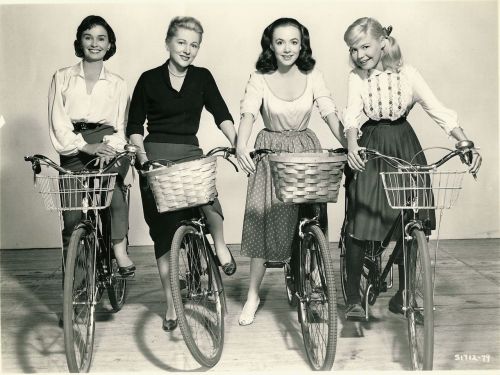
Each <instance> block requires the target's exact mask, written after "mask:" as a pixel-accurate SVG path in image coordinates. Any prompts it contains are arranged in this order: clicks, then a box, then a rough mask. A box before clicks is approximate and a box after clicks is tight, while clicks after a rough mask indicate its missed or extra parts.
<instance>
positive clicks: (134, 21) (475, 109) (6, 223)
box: [0, 0, 500, 249]
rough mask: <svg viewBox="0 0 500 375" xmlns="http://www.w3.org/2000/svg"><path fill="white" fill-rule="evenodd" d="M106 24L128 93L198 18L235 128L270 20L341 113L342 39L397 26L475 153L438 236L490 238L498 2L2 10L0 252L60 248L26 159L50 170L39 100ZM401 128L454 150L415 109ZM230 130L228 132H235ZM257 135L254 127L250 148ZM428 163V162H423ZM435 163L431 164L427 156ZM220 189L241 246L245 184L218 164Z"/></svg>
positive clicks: (201, 59)
mask: <svg viewBox="0 0 500 375" xmlns="http://www.w3.org/2000/svg"><path fill="white" fill-rule="evenodd" d="M89 14H97V15H101V16H103V17H104V18H105V19H106V20H107V21H108V22H109V23H110V25H111V26H112V27H113V29H114V31H115V33H116V35H117V47H118V49H117V53H116V55H115V56H114V57H113V58H111V59H110V60H109V62H108V63H107V64H108V67H109V68H110V69H111V70H113V71H115V72H117V73H119V74H120V75H122V77H124V79H125V80H126V81H127V83H128V85H129V90H130V93H132V90H133V88H134V86H135V83H136V81H137V79H138V77H139V75H140V74H141V73H142V72H143V71H145V70H147V69H150V68H153V67H155V66H158V65H161V64H162V63H163V62H164V61H165V59H166V58H167V54H166V51H165V48H164V38H165V32H166V28H167V25H168V22H169V21H170V19H171V18H172V17H173V16H176V15H191V16H194V17H196V18H198V19H199V20H200V21H201V22H202V24H203V27H204V28H205V35H204V38H203V43H202V46H201V49H200V52H199V54H198V57H197V59H196V61H195V65H198V66H204V67H207V68H209V69H210V70H211V71H212V73H213V75H214V76H215V78H216V81H217V83H218V86H219V89H220V90H221V92H222V94H223V96H224V98H225V99H226V102H227V104H228V106H229V109H230V111H231V113H232V114H233V116H234V118H235V120H236V123H237V119H238V118H239V101H240V98H241V97H242V94H243V91H244V87H245V84H246V82H247V79H248V77H249V74H250V72H251V71H252V70H253V69H254V64H255V61H256V58H257V56H258V53H259V51H260V37H261V33H262V30H263V29H264V27H265V26H267V25H268V24H269V23H270V22H272V21H273V20H274V19H276V18H278V17H283V16H287V17H294V18H297V19H298V20H299V21H301V22H302V23H304V24H305V25H306V26H307V27H308V29H309V31H310V35H311V43H312V49H313V54H314V57H315V58H316V60H317V63H318V64H317V66H318V67H319V68H320V69H321V70H322V71H323V74H324V76H325V79H326V82H327V85H328V87H329V88H330V89H331V91H332V93H333V97H334V99H335V101H336V102H337V104H338V106H339V107H342V106H345V103H346V94H347V92H346V91H347V74H348V72H349V69H350V68H349V63H348V55H347V48H346V46H345V45H344V43H343V40H342V36H343V33H344V30H345V29H346V27H347V26H348V25H349V24H350V23H351V22H352V21H354V20H355V19H356V18H359V17H362V16H372V17H375V18H377V19H379V20H380V21H381V22H382V23H383V24H384V25H389V24H391V25H392V26H393V27H394V30H393V34H392V35H393V36H395V37H396V38H397V39H398V41H399V43H400V45H401V48H402V51H403V55H404V58H405V60H406V61H407V62H409V63H411V64H412V65H414V66H416V67H417V68H418V69H419V70H420V72H421V73H422V75H423V76H424V78H425V79H426V80H427V82H428V83H429V84H430V86H431V88H432V89H433V91H434V92H435V94H436V95H437V96H438V97H439V98H440V99H441V100H442V101H443V102H444V103H445V104H446V105H447V106H449V107H450V108H453V109H455V110H457V111H458V113H459V118H460V122H461V124H462V126H463V127H464V128H465V130H466V133H467V134H468V135H469V136H470V137H471V138H472V139H474V140H475V141H476V143H477V144H478V145H479V146H480V147H481V149H482V154H483V157H484V162H483V167H482V170H481V173H480V176H479V179H478V181H477V182H475V181H474V180H473V179H472V178H469V176H468V177H467V178H466V180H465V183H464V189H463V192H462V194H461V196H460V199H459V201H458V203H457V204H456V206H455V207H454V209H453V210H452V211H448V212H445V213H444V218H443V224H442V229H441V237H442V238H490V237H498V236H499V233H500V231H499V217H498V208H499V206H498V198H499V196H498V170H499V163H498V145H499V139H498V134H499V132H498V60H497V55H498V53H497V51H498V48H497V46H498V40H497V37H498V25H497V14H498V13H497V2H496V1H481V2H479V1H464V2H453V1H390V2H384V1H364V2H361V1H333V0H328V1H326V0H325V1H313V0H309V1H294V0H288V1H280V0H268V1H247V2H242V1H211V0H208V1H201V0H199V1H190V2H185V1H167V0H165V1H162V2H161V3H160V2H155V3H146V4H139V3H130V2H110V3H109V2H108V4H105V5H101V4H98V3H67V2H66V3H64V4H60V3H52V4H43V5H37V4H15V5H12V4H3V5H0V28H1V35H0V51H1V52H0V115H1V116H3V118H4V120H5V124H4V125H3V126H2V127H1V128H0V138H1V139H0V141H1V161H0V168H1V186H0V189H1V190H0V194H1V207H0V209H1V214H0V215H1V216H0V220H1V222H0V225H1V232H0V236H1V238H0V248H3V249H8V248H11V249H12V248H34V247H36V248H45V247H57V246H58V245H59V232H58V225H57V215H56V214H54V213H48V212H46V211H45V210H44V208H43V206H42V203H41V201H40V198H39V197H38V196H36V194H35V193H34V191H33V187H32V174H31V172H30V169H29V166H28V164H27V163H25V162H24V161H23V156H24V155H28V154H33V153H41V154H45V155H47V156H49V157H52V158H54V159H55V160H57V154H56V153H55V151H53V149H52V146H51V144H50V141H49V136H48V125H47V92H48V88H49V84H50V79H51V76H52V74H53V73H54V71H55V70H56V69H58V68H60V67H63V66H68V65H73V64H75V63H77V62H78V59H77V58H76V57H75V56H74V50H73V40H74V37H75V32H76V28H77V26H78V25H79V23H80V22H81V20H82V19H83V18H84V17H85V16H87V15H89ZM409 120H410V122H411V123H412V124H413V125H414V127H415V130H416V132H417V134H418V136H419V137H420V140H421V143H422V144H423V146H424V147H429V146H448V147H450V146H452V145H453V142H452V140H450V139H448V138H447V136H446V135H445V134H444V133H443V132H442V131H441V130H440V128H439V127H438V126H437V125H435V124H434V123H433V122H432V120H431V119H430V118H429V117H428V116H427V115H426V114H425V113H424V112H423V110H422V109H421V108H420V107H419V106H418V105H417V106H416V107H415V109H414V110H413V111H412V113H411V115H410V117H409ZM236 125H237V124H236ZM261 127H262V122H261V121H260V120H259V121H258V122H257V123H256V125H255V127H254V133H253V137H252V139H251V141H252V142H253V140H254V139H255V135H256V133H257V131H258V129H260V128H261ZM311 128H312V129H313V130H314V131H316V132H317V134H318V135H319V137H320V139H321V141H322V143H323V145H324V146H325V147H337V146H338V144H337V143H336V141H335V140H334V138H333V136H332V135H331V134H330V133H329V131H328V130H327V127H326V125H325V124H324V123H323V122H322V120H321V119H320V118H319V116H318V115H317V113H315V115H314V117H313V119H312V123H311ZM199 138H200V140H201V145H202V147H203V148H204V149H205V150H207V149H209V148H211V147H214V146H217V145H225V144H226V143H225V138H224V137H223V135H222V133H220V132H218V131H217V128H216V127H215V125H214V124H213V120H212V117H211V115H210V114H208V113H206V112H204V113H203V115H202V123H201V129H200V133H199ZM432 155H435V154H432ZM430 158H431V159H433V158H434V157H433V156H430ZM219 167H220V168H219V174H218V189H219V194H220V199H221V202H222V205H223V208H224V213H225V217H226V226H225V232H226V238H227V242H228V243H239V242H240V240H241V227H242V221H243V211H244V205H245V195H246V177H245V175H244V174H242V173H239V174H236V173H235V172H234V171H233V170H232V167H231V166H230V165H228V164H226V163H220V164H219ZM129 177H130V178H129V180H130V183H132V184H133V189H132V206H131V211H130V217H131V228H130V240H131V244H132V245H145V244H150V243H151V241H150V238H149V235H148V232H147V227H146V225H145V223H144V219H143V216H142V208H141V203H140V194H139V190H138V186H137V181H136V180H135V181H134V180H133V179H132V178H131V176H130V175H129ZM342 217H343V193H342V194H341V196H340V197H339V203H337V204H335V205H334V204H331V205H329V219H330V239H331V240H333V241H335V240H337V238H338V231H339V226H340V223H341V220H342Z"/></svg>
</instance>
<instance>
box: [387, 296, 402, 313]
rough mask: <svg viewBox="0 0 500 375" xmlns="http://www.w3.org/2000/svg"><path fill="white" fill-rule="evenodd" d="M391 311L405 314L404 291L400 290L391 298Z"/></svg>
mask: <svg viewBox="0 0 500 375" xmlns="http://www.w3.org/2000/svg"><path fill="white" fill-rule="evenodd" d="M389 311H390V312H392V313H394V314H403V292H401V291H400V290H398V291H397V292H396V294H395V295H393V296H392V297H391V299H390V300H389Z"/></svg>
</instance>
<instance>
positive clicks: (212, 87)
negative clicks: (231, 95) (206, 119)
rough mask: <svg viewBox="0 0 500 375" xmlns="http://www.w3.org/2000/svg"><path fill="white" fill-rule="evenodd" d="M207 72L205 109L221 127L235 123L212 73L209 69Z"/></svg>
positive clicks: (204, 93)
mask: <svg viewBox="0 0 500 375" xmlns="http://www.w3.org/2000/svg"><path fill="white" fill-rule="evenodd" d="M205 71H206V75H207V79H206V86H205V90H204V92H203V100H204V102H205V108H206V109H207V110H208V111H209V112H210V113H211V114H212V116H214V120H215V124H216V125H217V126H218V127H219V126H220V124H221V123H223V122H224V121H227V120H229V121H233V116H231V113H230V112H229V109H228V108H227V105H226V102H225V101H224V99H223V98H222V95H221V93H220V91H219V88H218V87H217V83H216V82H215V79H214V77H213V76H212V73H210V71H208V70H207V69H205Z"/></svg>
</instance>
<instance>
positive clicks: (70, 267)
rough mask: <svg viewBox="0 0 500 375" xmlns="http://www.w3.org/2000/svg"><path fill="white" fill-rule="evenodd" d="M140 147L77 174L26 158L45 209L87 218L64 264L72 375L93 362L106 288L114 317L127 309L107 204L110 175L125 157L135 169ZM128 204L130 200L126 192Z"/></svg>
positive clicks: (67, 347)
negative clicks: (45, 169)
mask: <svg viewBox="0 0 500 375" xmlns="http://www.w3.org/2000/svg"><path fill="white" fill-rule="evenodd" d="M137 150H138V148H137V147H136V146H134V145H126V146H125V151H123V152H121V153H119V154H118V155H116V156H115V157H114V158H113V159H112V160H111V161H110V162H109V164H108V165H107V166H106V167H105V168H102V169H98V170H95V169H94V170H88V169H84V170H82V171H78V172H73V171H70V170H66V169H64V168H62V167H60V166H59V165H58V164H56V163H55V162H54V161H52V160H51V159H49V158H48V157H46V156H44V155H38V154H37V155H33V156H26V157H25V158H24V160H25V161H29V162H31V166H32V170H33V172H34V176H35V181H36V186H37V187H38V191H39V193H40V194H41V195H42V198H43V201H44V203H45V207H46V208H47V209H48V210H50V211H58V212H59V218H60V222H62V211H82V214H83V218H82V220H81V221H80V223H79V224H78V225H76V227H75V229H74V231H73V233H72V234H71V239H70V242H69V245H68V249H67V253H66V254H64V252H63V254H62V261H63V275H64V281H63V329H64V347H65V352H66V361H67V364H68V369H69V371H70V372H88V371H89V369H90V366H91V363H92V355H93V346H94V333H95V308H96V305H97V304H98V303H99V302H100V300H101V297H102V295H103V293H104V289H106V290H107V292H108V298H109V301H110V304H111V306H112V308H113V311H114V312H118V311H119V310H120V309H121V308H122V307H123V305H124V303H125V300H126V295H127V280H126V279H123V278H121V277H120V275H119V272H118V263H117V262H116V259H115V258H114V254H113V251H112V245H111V230H110V229H111V226H110V223H111V217H110V213H109V205H110V204H111V198H112V194H113V190H114V186H115V182H116V176H117V173H108V171H109V170H110V169H111V168H112V167H113V166H114V165H115V163H116V162H118V161H119V160H120V159H122V158H128V159H130V161H131V164H133V162H134V160H135V152H136V151H137ZM42 165H44V166H47V167H51V168H53V169H55V170H57V171H58V172H59V175H55V176H49V175H46V176H44V175H39V174H40V172H41V170H42V168H41V167H42ZM126 189H127V201H128V189H129V187H126Z"/></svg>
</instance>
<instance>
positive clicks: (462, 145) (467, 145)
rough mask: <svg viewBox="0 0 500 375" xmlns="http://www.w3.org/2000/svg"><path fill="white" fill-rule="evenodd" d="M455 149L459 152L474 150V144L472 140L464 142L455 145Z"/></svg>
mask: <svg viewBox="0 0 500 375" xmlns="http://www.w3.org/2000/svg"><path fill="white" fill-rule="evenodd" d="M455 148H456V149H457V150H467V149H471V148H474V142H472V141H470V140H468V139H467V140H464V141H459V142H457V143H456V144H455Z"/></svg>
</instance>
